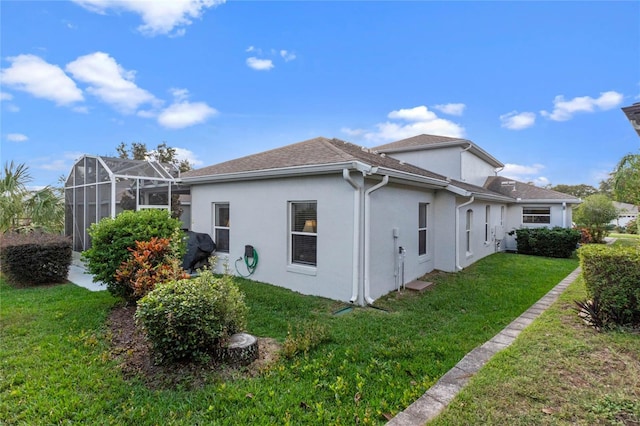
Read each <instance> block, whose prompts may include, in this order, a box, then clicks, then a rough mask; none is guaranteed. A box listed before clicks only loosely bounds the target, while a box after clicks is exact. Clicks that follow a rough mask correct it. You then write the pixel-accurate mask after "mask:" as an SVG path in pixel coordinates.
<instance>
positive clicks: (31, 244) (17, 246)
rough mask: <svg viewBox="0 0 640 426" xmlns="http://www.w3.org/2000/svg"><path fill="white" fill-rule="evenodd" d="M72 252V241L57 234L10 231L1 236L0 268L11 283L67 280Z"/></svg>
mask: <svg viewBox="0 0 640 426" xmlns="http://www.w3.org/2000/svg"><path fill="white" fill-rule="evenodd" d="M71 253H72V246H71V240H70V239H69V238H67V237H65V236H62V235H59V234H45V233H40V232H33V233H27V234H22V233H20V234H19V233H14V232H10V233H6V234H2V235H1V236H0V270H1V271H2V274H3V275H4V277H5V278H6V279H7V280H8V281H9V282H10V283H12V284H19V285H36V284H51V283H63V282H66V281H67V276H68V275H69V266H71Z"/></svg>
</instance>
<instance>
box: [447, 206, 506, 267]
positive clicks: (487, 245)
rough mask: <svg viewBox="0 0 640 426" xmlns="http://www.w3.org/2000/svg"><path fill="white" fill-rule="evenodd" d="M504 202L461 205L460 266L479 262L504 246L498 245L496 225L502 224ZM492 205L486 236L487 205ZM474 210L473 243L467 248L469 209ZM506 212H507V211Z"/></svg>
mask: <svg viewBox="0 0 640 426" xmlns="http://www.w3.org/2000/svg"><path fill="white" fill-rule="evenodd" d="M465 201H466V200H465V199H464V198H460V199H459V200H458V204H459V205H460V204H462V203H463V202H465ZM502 205H503V204H499V203H492V202H486V201H475V202H474V203H472V204H470V205H467V206H464V207H461V208H460V209H459V212H460V222H459V238H458V244H459V251H458V256H459V257H458V259H459V266H461V267H462V268H466V267H467V266H469V265H471V264H472V263H475V262H477V261H478V260H480V259H482V258H483V257H486V256H489V255H490V254H493V253H495V252H497V251H499V250H502V249H503V248H502V247H498V246H497V245H496V236H497V234H496V226H499V225H500V206H502ZM487 206H490V211H489V221H488V223H489V232H488V235H486V238H485V223H486V221H485V218H486V207H487ZM468 210H471V211H473V219H472V226H471V244H470V247H469V250H467V211H468ZM505 213H506V212H505Z"/></svg>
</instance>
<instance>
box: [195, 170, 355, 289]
mask: <svg viewBox="0 0 640 426" xmlns="http://www.w3.org/2000/svg"><path fill="white" fill-rule="evenodd" d="M191 194H192V205H191V229H192V230H193V231H196V232H206V233H208V234H209V235H212V233H213V227H212V203H215V202H218V203H227V202H228V203H229V208H230V212H229V215H230V232H229V238H230V249H229V251H230V253H229V255H228V256H227V255H224V254H220V255H219V262H218V263H219V265H218V267H219V268H220V270H222V269H221V268H222V265H223V263H224V262H225V261H227V262H228V263H229V267H230V268H231V272H232V273H236V271H235V267H234V263H235V260H236V259H238V258H239V257H241V256H242V255H243V254H244V246H245V244H251V245H253V246H254V248H255V249H256V251H257V252H258V255H259V263H258V266H257V268H256V270H255V273H254V274H253V275H252V276H251V279H253V280H256V281H261V282H266V283H270V284H274V285H278V286H281V287H285V288H289V289H292V290H294V291H298V292H301V293H304V294H311V295H318V296H324V297H329V298H332V299H337V300H344V301H347V300H349V299H350V297H351V293H352V271H353V269H352V268H353V263H352V253H353V252H352V249H353V234H352V229H353V228H352V226H353V201H354V199H353V189H352V187H351V186H350V185H349V184H348V183H347V182H345V181H344V180H343V178H342V176H341V175H331V176H329V175H327V176H319V177H305V178H287V179H268V180H262V181H251V182H235V183H218V184H215V185H207V184H205V185H194V186H192V187H191ZM312 200H313V201H317V209H318V212H317V214H318V240H317V247H318V248H317V267H315V268H312V267H304V266H298V265H291V264H290V258H289V211H288V209H289V202H290V201H312ZM238 267H239V269H240V272H241V273H243V274H246V273H247V271H246V267H245V265H244V262H238Z"/></svg>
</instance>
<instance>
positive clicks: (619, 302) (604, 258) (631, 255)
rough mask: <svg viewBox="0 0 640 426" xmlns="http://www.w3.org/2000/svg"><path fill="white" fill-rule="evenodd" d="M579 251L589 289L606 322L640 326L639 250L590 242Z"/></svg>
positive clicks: (590, 295)
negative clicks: (591, 243)
mask: <svg viewBox="0 0 640 426" xmlns="http://www.w3.org/2000/svg"><path fill="white" fill-rule="evenodd" d="M578 254H579V256H580V265H581V267H582V274H583V276H584V281H585V285H586V288H587V293H588V294H589V297H591V298H592V299H593V301H594V302H597V303H598V304H599V305H600V309H601V312H602V313H603V314H604V318H603V320H604V322H605V324H607V323H611V324H617V325H623V326H626V325H630V326H640V250H638V249H637V248H636V247H622V246H621V247H612V246H601V245H588V246H584V247H581V248H580V250H579V251H578Z"/></svg>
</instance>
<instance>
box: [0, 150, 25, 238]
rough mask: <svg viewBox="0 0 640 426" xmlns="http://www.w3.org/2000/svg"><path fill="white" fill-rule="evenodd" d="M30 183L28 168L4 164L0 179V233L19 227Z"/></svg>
mask: <svg viewBox="0 0 640 426" xmlns="http://www.w3.org/2000/svg"><path fill="white" fill-rule="evenodd" d="M29 182H31V175H30V174H29V168H28V167H27V166H26V165H25V164H24V163H21V164H15V163H14V162H13V161H12V162H11V163H5V164H4V170H3V171H2V178H1V179H0V232H5V231H8V230H10V229H15V228H17V227H18V226H20V220H21V219H23V218H24V215H25V205H24V201H25V199H26V198H27V197H28V195H29V191H28V190H27V184H28V183H29Z"/></svg>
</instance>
